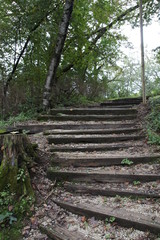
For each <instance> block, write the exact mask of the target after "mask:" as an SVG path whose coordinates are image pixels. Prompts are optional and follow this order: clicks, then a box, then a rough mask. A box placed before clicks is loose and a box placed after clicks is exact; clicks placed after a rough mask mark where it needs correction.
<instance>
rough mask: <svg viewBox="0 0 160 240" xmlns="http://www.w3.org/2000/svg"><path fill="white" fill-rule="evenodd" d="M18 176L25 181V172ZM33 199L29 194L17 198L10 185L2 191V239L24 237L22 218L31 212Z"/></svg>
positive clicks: (0, 216)
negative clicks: (10, 189) (21, 229)
mask: <svg viewBox="0 0 160 240" xmlns="http://www.w3.org/2000/svg"><path fill="white" fill-rule="evenodd" d="M18 178H19V179H21V180H22V181H23V179H24V172H22V171H20V173H19V175H18ZM33 200H34V199H32V198H31V197H27V196H21V197H20V198H19V199H17V196H16V195H15V194H14V193H11V192H10V191H9V186H7V187H6V188H5V189H4V190H3V191H2V192H0V213H1V214H0V239H2V240H10V239H12V240H13V239H15V240H18V239H22V238H21V236H20V235H21V231H20V228H21V227H22V226H21V225H22V219H23V218H24V216H25V215H26V214H27V215H29V214H30V208H31V206H32V204H33Z"/></svg>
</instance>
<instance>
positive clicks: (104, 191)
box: [64, 183, 160, 198]
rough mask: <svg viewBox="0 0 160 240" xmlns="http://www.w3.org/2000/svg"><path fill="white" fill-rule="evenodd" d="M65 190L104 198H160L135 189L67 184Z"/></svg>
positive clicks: (157, 194) (158, 195)
mask: <svg viewBox="0 0 160 240" xmlns="http://www.w3.org/2000/svg"><path fill="white" fill-rule="evenodd" d="M64 188H65V189H66V190H67V191H71V192H75V193H81V194H84V193H85V194H91V195H102V196H110V197H113V196H117V195H118V196H123V197H124V196H128V197H130V196H133V197H145V198H160V192H159V193H151V192H148V191H144V190H143V191H142V190H135V189H132V190H131V189H120V188H119V187H117V188H116V187H114V188H111V187H108V188H107V187H95V186H90V185H86V186H84V185H80V184H71V183H65V184H64Z"/></svg>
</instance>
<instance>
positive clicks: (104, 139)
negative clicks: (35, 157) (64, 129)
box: [47, 135, 145, 144]
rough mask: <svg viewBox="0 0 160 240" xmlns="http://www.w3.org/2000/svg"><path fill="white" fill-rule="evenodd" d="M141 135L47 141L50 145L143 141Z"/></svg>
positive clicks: (66, 137) (62, 137) (57, 137)
mask: <svg viewBox="0 0 160 240" xmlns="http://www.w3.org/2000/svg"><path fill="white" fill-rule="evenodd" d="M144 138H145V136H143V135H140V136H138V135H108V136H106V135H50V136H48V137H47V140H48V142H49V143H50V144H52V143H54V144H66V143H113V142H121V141H134V140H141V139H144Z"/></svg>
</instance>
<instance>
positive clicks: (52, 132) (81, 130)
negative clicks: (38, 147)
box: [44, 128, 142, 135]
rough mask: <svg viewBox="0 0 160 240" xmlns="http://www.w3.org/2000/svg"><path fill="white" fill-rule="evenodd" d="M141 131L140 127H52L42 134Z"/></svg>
mask: <svg viewBox="0 0 160 240" xmlns="http://www.w3.org/2000/svg"><path fill="white" fill-rule="evenodd" d="M140 131H142V129H141V128H121V129H77V130H63V129H54V130H47V131H45V132H44V135H54V134H67V135H72V134H76V135H79V134H120V133H135V132H140Z"/></svg>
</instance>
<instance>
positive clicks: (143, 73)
mask: <svg viewBox="0 0 160 240" xmlns="http://www.w3.org/2000/svg"><path fill="white" fill-rule="evenodd" d="M139 3H140V4H139V5H140V34H141V81H142V99H143V103H144V104H146V86H145V66H144V40H143V18H142V13H143V8H142V0H140V1H139Z"/></svg>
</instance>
